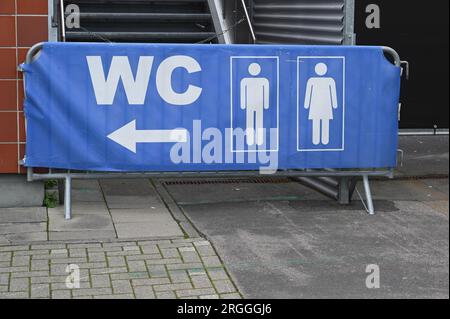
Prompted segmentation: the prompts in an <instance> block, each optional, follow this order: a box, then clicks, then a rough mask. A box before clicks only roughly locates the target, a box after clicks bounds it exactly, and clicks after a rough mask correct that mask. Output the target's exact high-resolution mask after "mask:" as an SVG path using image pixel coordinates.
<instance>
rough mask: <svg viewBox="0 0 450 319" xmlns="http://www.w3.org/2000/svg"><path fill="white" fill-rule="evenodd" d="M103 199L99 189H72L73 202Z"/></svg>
mask: <svg viewBox="0 0 450 319" xmlns="http://www.w3.org/2000/svg"><path fill="white" fill-rule="evenodd" d="M104 200H105V199H104V197H103V194H102V192H101V190H100V189H90V188H77V189H72V201H73V202H103V201H104Z"/></svg>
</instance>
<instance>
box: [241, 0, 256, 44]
mask: <svg viewBox="0 0 450 319" xmlns="http://www.w3.org/2000/svg"><path fill="white" fill-rule="evenodd" d="M241 4H242V8H243V9H244V13H245V17H246V19H247V24H248V27H249V29H250V34H251V36H252V39H253V44H256V35H255V30H254V29H253V25H252V22H251V21H250V15H249V14H248V10H247V6H246V5H245V0H241Z"/></svg>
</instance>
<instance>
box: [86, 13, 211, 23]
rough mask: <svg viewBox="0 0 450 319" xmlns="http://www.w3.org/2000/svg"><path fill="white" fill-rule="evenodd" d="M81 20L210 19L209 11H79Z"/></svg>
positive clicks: (146, 20)
mask: <svg viewBox="0 0 450 319" xmlns="http://www.w3.org/2000/svg"><path fill="white" fill-rule="evenodd" d="M80 19H82V20H97V19H100V20H115V21H117V20H125V21H132V20H144V21H145V22H148V20H166V21H173V20H176V21H210V20H211V14H209V13H104V12H98V13H97V12H96V13H81V14H80Z"/></svg>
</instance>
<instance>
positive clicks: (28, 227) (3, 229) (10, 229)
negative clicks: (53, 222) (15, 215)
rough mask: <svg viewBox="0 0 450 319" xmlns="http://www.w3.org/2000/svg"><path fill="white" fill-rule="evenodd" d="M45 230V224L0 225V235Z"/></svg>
mask: <svg viewBox="0 0 450 319" xmlns="http://www.w3.org/2000/svg"><path fill="white" fill-rule="evenodd" d="M46 230H47V223H15V224H0V234H2V235H5V234H21V233H38V232H45V231H46Z"/></svg>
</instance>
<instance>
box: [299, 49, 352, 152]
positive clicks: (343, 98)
mask: <svg viewBox="0 0 450 319" xmlns="http://www.w3.org/2000/svg"><path fill="white" fill-rule="evenodd" d="M308 59H309V60H312V59H314V60H331V59H341V60H342V80H341V81H342V93H341V98H340V99H339V101H340V105H341V106H342V107H341V112H342V124H341V125H342V130H341V135H342V138H341V139H340V140H341V145H340V146H341V147H331V148H323V147H322V148H319V147H315V148H304V147H303V148H302V147H301V145H300V144H301V143H300V139H301V137H300V136H301V133H300V131H301V129H300V126H301V123H300V122H301V112H300V107H301V104H303V103H302V100H303V99H302V97H303V95H302V94H301V93H302V92H301V91H300V88H301V87H302V84H303V83H301V72H302V68H301V63H302V62H304V61H305V60H308ZM345 63H346V61H345V56H298V57H297V151H298V152H343V151H345V88H346V86H345V83H346V66H345Z"/></svg>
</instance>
